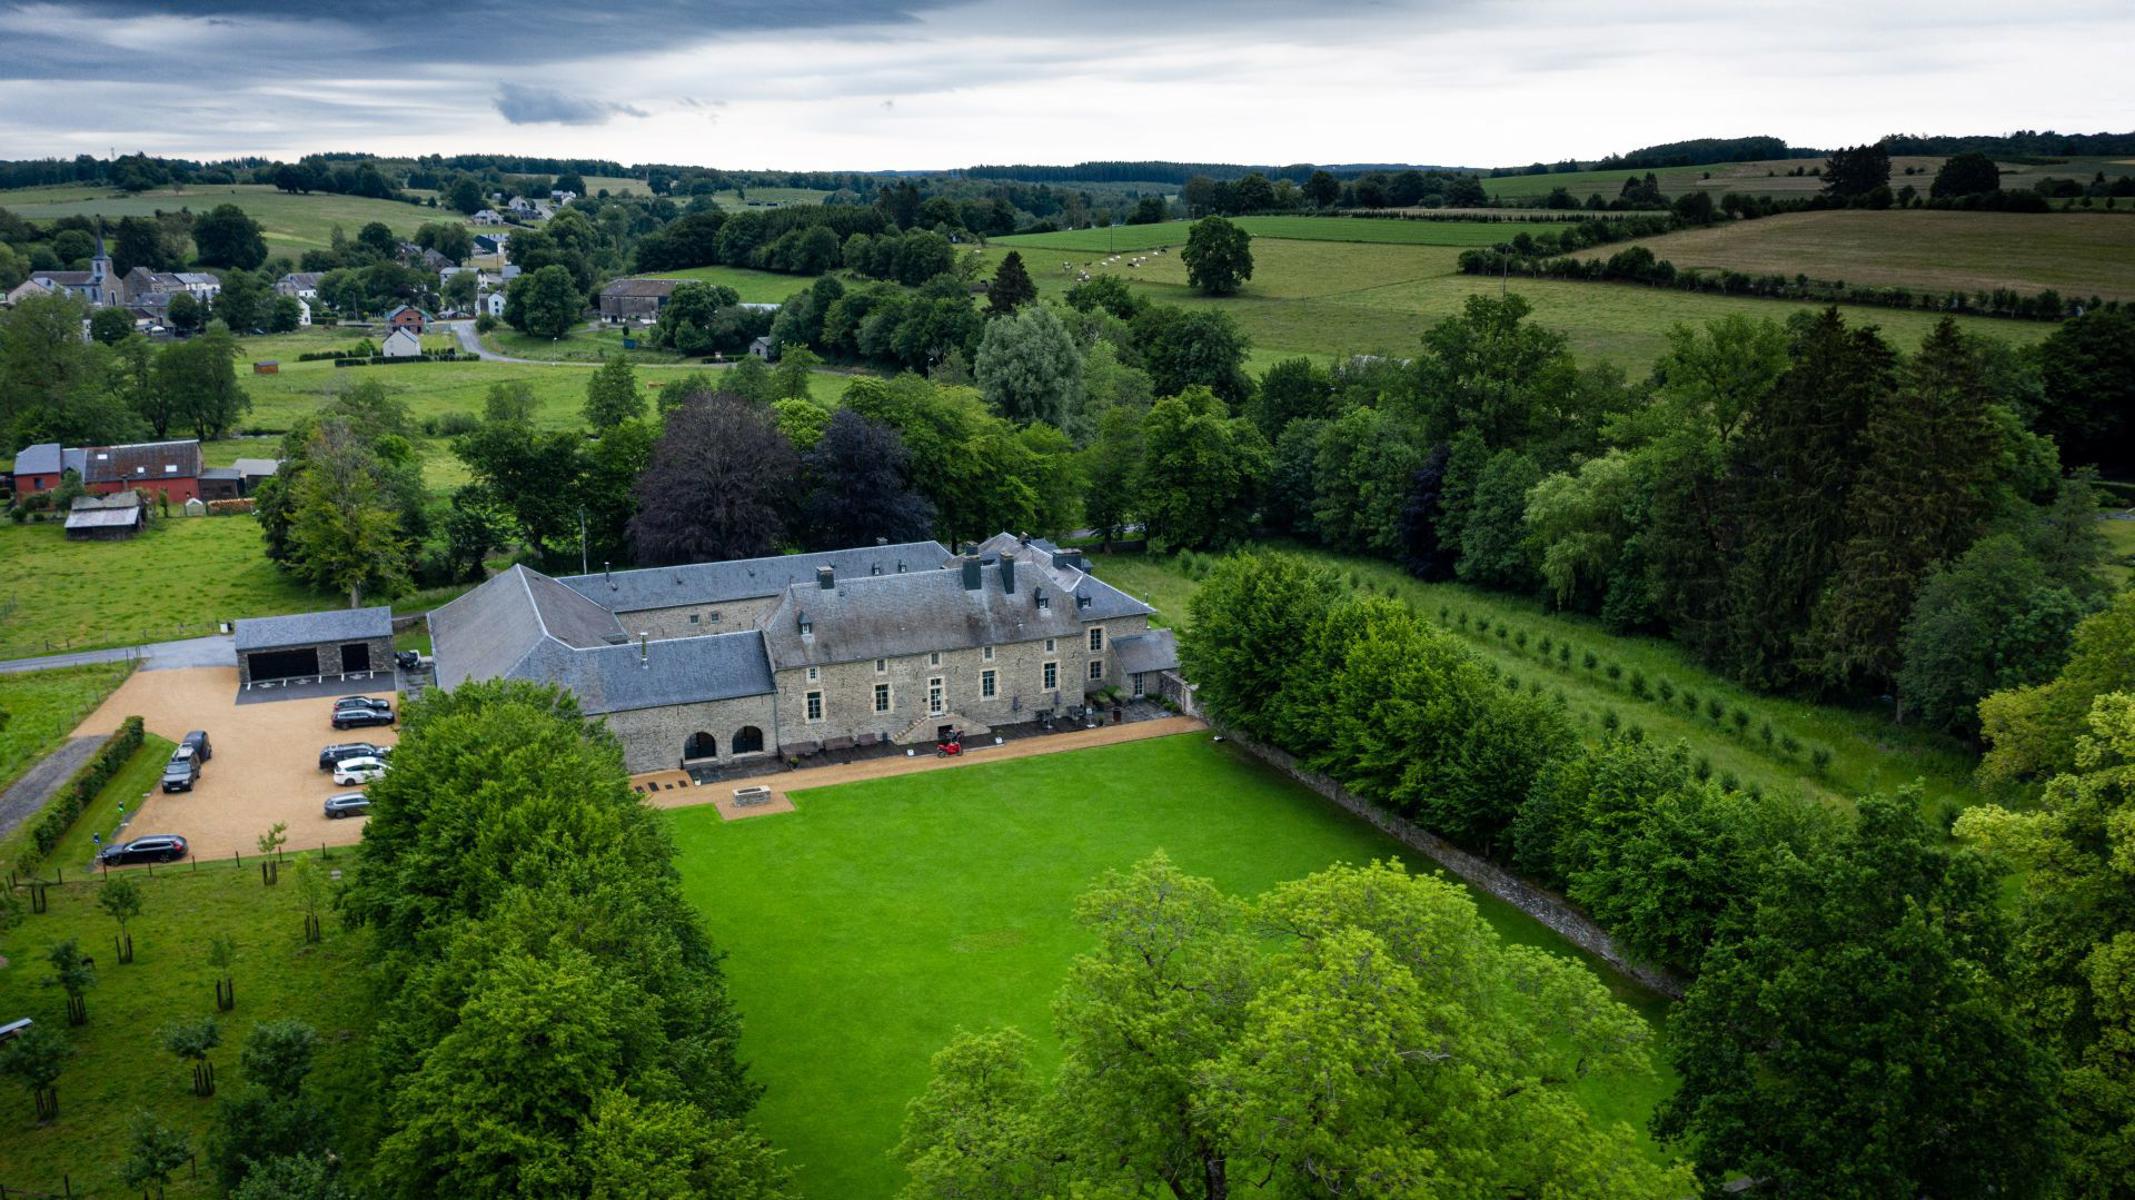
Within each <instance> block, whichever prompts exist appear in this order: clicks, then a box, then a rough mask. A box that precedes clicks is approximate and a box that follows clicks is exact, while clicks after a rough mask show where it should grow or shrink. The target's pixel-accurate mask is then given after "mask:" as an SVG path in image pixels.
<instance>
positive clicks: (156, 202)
mask: <svg viewBox="0 0 2135 1200" xmlns="http://www.w3.org/2000/svg"><path fill="white" fill-rule="evenodd" d="M220 204H235V205H236V206H238V207H239V208H242V209H244V210H245V212H246V214H247V215H249V216H250V217H251V218H252V219H253V220H255V221H258V222H259V223H260V227H261V229H262V231H263V232H264V233H265V235H266V238H267V249H268V251H269V252H270V253H277V254H288V255H292V256H294V255H298V254H301V253H303V252H304V251H306V250H314V249H324V248H325V247H327V246H329V245H331V244H332V242H333V229H334V226H336V225H339V226H340V227H341V231H342V232H343V233H345V234H347V235H348V236H349V237H351V238H353V237H355V236H356V232H357V231H358V230H360V229H362V228H363V227H364V226H365V225H367V224H369V223H370V222H372V221H379V222H383V223H384V224H385V225H386V227H387V228H389V229H391V230H392V231H393V232H395V233H397V234H401V235H402V236H412V235H413V234H414V233H415V229H416V227H417V226H419V225H423V224H426V223H429V222H432V221H445V222H451V221H464V220H465V218H464V217H462V216H461V215H460V214H458V213H456V212H453V211H452V210H451V209H445V208H430V207H427V206H422V205H414V204H402V203H400V202H398V201H394V200H371V199H367V198H365V197H362V196H335V195H329V194H327V193H325V192H314V193H312V194H311V195H309V196H300V195H293V194H291V193H289V192H284V191H281V190H279V189H277V188H274V187H270V186H268V185H266V184H251V183H247V184H217V185H213V186H208V187H197V188H196V187H189V188H186V189H185V190H183V191H172V190H170V189H168V188H159V189H157V190H155V191H149V192H140V193H137V194H135V195H130V196H129V195H127V194H125V193H123V192H117V191H113V190H111V189H109V188H91V187H78V186H74V185H71V184H62V185H55V186H52V187H37V188H12V189H9V190H7V191H0V208H5V209H7V210H8V211H10V212H12V213H14V214H15V215H17V216H19V217H24V218H26V219H28V220H32V221H49V220H51V219H52V218H54V217H68V216H103V217H105V218H107V219H110V220H113V221H116V220H118V219H119V218H120V217H147V216H154V215H155V214H156V213H158V212H177V211H179V210H181V209H183V210H190V211H191V212H193V213H195V214H196V215H197V214H200V213H205V212H208V211H210V210H211V209H213V208H215V207H216V206H217V205H220Z"/></svg>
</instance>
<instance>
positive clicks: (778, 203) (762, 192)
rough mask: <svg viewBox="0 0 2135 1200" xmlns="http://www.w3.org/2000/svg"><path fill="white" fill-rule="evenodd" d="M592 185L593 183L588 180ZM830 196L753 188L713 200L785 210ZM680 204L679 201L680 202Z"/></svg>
mask: <svg viewBox="0 0 2135 1200" xmlns="http://www.w3.org/2000/svg"><path fill="white" fill-rule="evenodd" d="M586 182H587V183H588V184H589V185H590V184H591V183H592V182H593V181H592V180H590V179H588V180H586ZM829 195H830V193H829V192H826V191H824V190H822V189H821V188H777V187H752V188H747V189H744V190H743V191H740V192H736V191H733V190H731V189H730V190H728V191H724V192H714V193H713V194H712V199H713V200H716V201H718V203H719V207H721V208H724V209H728V210H730V211H732V210H740V209H748V208H785V207H787V206H789V205H794V204H821V203H822V202H823V200H824V199H825V198H826V197H828V196H829ZM678 203H679V201H678Z"/></svg>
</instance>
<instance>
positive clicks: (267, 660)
mask: <svg viewBox="0 0 2135 1200" xmlns="http://www.w3.org/2000/svg"><path fill="white" fill-rule="evenodd" d="M245 665H246V666H248V667H249V668H251V679H252V682H254V683H262V682H264V681H266V680H269V679H293V678H296V677H298V676H303V675H317V674H318V673H319V652H318V650H317V649H316V648H313V649H307V650H255V651H253V652H252V653H251V654H248V655H246V656H245Z"/></svg>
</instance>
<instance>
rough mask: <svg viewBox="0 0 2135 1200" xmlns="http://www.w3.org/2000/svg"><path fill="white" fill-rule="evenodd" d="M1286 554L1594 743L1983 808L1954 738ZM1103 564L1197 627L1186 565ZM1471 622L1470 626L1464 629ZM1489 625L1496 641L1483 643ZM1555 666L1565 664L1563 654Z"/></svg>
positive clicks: (1601, 636) (1490, 602)
mask: <svg viewBox="0 0 2135 1200" xmlns="http://www.w3.org/2000/svg"><path fill="white" fill-rule="evenodd" d="M1282 548H1283V549H1285V550H1291V551H1294V552H1297V553H1300V554H1302V555H1304V556H1305V557H1306V558H1308V559H1311V560H1313V561H1315V562H1318V563H1321V564H1323V565H1325V566H1328V567H1330V568H1333V569H1335V570H1336V571H1338V572H1339V573H1340V574H1341V576H1342V577H1343V579H1345V580H1347V581H1349V582H1350V583H1351V585H1352V586H1355V587H1362V588H1365V589H1368V590H1371V591H1376V592H1379V593H1381V594H1390V595H1393V596H1395V597H1398V598H1400V599H1403V600H1406V601H1407V602H1408V603H1409V604H1410V605H1411V606H1412V607H1413V608H1414V609H1415V611H1416V612H1417V613H1418V614H1419V615H1420V616H1422V617H1423V618H1425V619H1426V620H1428V621H1430V622H1432V623H1434V624H1436V623H1438V621H1439V609H1441V608H1445V609H1447V610H1448V611H1449V614H1451V615H1452V619H1450V620H1449V621H1448V627H1449V628H1451V629H1452V631H1453V632H1454V633H1456V634H1458V635H1460V637H1461V638H1462V640H1463V641H1464V642H1466V643H1467V645H1468V648H1469V649H1471V650H1473V651H1475V652H1476V653H1477V654H1479V655H1481V656H1482V658H1483V659H1484V660H1485V661H1486V662H1489V663H1492V664H1494V665H1496V666H1497V667H1498V668H1499V669H1501V670H1503V671H1505V672H1507V673H1508V674H1511V675H1514V676H1516V677H1518V678H1519V679H1520V680H1521V682H1522V684H1523V685H1524V684H1526V683H1527V682H1529V681H1534V682H1539V683H1540V684H1541V685H1542V687H1543V688H1544V689H1545V690H1550V691H1561V692H1562V693H1563V695H1564V698H1565V701H1566V703H1567V704H1569V705H1570V706H1571V711H1572V716H1573V719H1574V720H1575V721H1576V722H1577V724H1578V726H1579V728H1580V730H1581V731H1582V732H1583V733H1584V735H1585V736H1586V737H1588V738H1589V739H1596V738H1599V737H1600V735H1601V732H1602V718H1603V715H1604V714H1605V713H1608V712H1611V711H1613V712H1615V713H1616V714H1617V716H1618V718H1619V719H1621V720H1622V721H1623V722H1624V723H1626V724H1634V725H1640V726H1643V727H1644V728H1645V730H1646V734H1647V736H1648V737H1649V738H1652V739H1654V740H1656V741H1658V742H1661V743H1663V744H1666V743H1670V742H1675V741H1682V742H1684V743H1686V744H1688V745H1689V747H1690V751H1691V753H1692V754H1693V755H1699V756H1703V757H1705V758H1707V759H1709V760H1711V762H1712V765H1713V770H1714V772H1715V773H1716V774H1719V775H1723V776H1724V775H1727V774H1732V775H1734V776H1735V777H1736V778H1737V779H1739V780H1740V781H1741V782H1742V783H1744V784H1751V783H1754V784H1757V785H1759V786H1761V787H1763V788H1764V789H1765V790H1766V791H1768V792H1772V793H1775V794H1795V793H1801V794H1806V795H1811V796H1815V797H1818V798H1820V799H1823V800H1825V801H1827V802H1830V803H1836V804H1851V802H1852V798H1853V797H1855V796H1859V795H1862V794H1865V793H1869V792H1877V791H1883V792H1888V791H1891V790H1894V789H1896V788H1899V787H1903V786H1905V785H1906V784H1909V783H1914V782H1916V781H1917V782H1918V783H1919V784H1920V785H1921V789H1922V793H1923V795H1922V802H1923V803H1924V804H1925V805H1927V806H1928V809H1929V811H1930V812H1934V811H1938V810H1945V809H1947V810H1954V809H1957V808H1962V807H1965V806H1968V805H1971V804H1974V803H1977V802H1978V801H1979V800H1980V796H1979V793H1978V791H1977V789H1976V788H1975V787H1974V785H1973V782H1972V768H1973V765H1974V761H1975V760H1974V758H1973V756H1972V754H1971V752H1970V751H1969V750H1967V749H1966V748H1965V746H1964V745H1962V744H1961V743H1959V742H1958V741H1957V740H1955V739H1953V738H1948V737H1943V736H1940V735H1937V734H1933V733H1928V732H1926V731H1923V730H1920V729H1916V728H1912V727H1910V726H1901V725H1894V724H1892V723H1891V722H1890V721H1889V720H1888V719H1887V717H1886V716H1885V715H1884V714H1882V713H1881V712H1873V711H1862V710H1857V709H1849V708H1839V707H1835V706H1831V705H1819V704H1811V703H1808V702H1805V701H1801V700H1794V699H1790V698H1786V697H1778V696H1766V695H1761V694H1759V693H1756V692H1752V691H1750V690H1748V689H1746V688H1743V687H1740V686H1738V685H1737V684H1735V683H1732V682H1730V681H1729V680H1727V679H1724V678H1722V677H1720V676H1718V675H1715V674H1714V673H1712V672H1711V671H1708V670H1706V669H1705V668H1704V667H1703V666H1701V665H1700V664H1698V663H1697V662H1696V661H1695V660H1693V659H1692V658H1691V657H1690V656H1689V655H1688V654H1686V653H1684V652H1683V651H1682V649H1681V648H1679V647H1677V646H1676V645H1675V644H1674V643H1672V642H1668V641H1664V640H1662V639H1659V638H1650V637H1629V636H1624V635H1621V634H1612V633H1609V632H1608V631H1606V630H1604V629H1603V628H1602V627H1601V625H1600V624H1599V622H1597V621H1594V620H1593V619H1591V618H1588V617H1585V616H1582V615H1579V614H1575V613H1563V612H1551V611H1547V610H1545V609H1544V608H1543V606H1542V605H1541V604H1540V603H1539V602H1537V601H1533V600H1529V599H1525V598H1523V597H1518V596H1510V595H1506V594H1504V593H1502V592H1490V591H1484V590H1482V589H1480V588H1471V587H1467V586H1464V585H1461V584H1457V583H1425V582H1423V581H1421V580H1418V579H1414V578H1411V577H1410V576H1409V575H1408V574H1407V573H1405V572H1403V571H1402V570H1401V569H1400V568H1398V567H1395V566H1394V565H1392V564H1390V563H1386V562H1381V561H1379V560H1376V559H1369V558H1358V557H1350V556H1347V555H1340V554H1334V553H1330V552H1327V551H1324V550H1316V549H1304V548H1300V547H1297V546H1291V545H1284V546H1283V547H1282ZM1093 561H1094V562H1095V563H1096V565H1097V573H1098V575H1099V576H1100V577H1101V578H1103V579H1105V580H1106V581H1108V582H1111V583H1112V584H1114V585H1115V586H1117V587H1120V588H1123V589H1124V590H1126V591H1128V592H1130V593H1132V594H1133V595H1136V596H1140V597H1143V598H1144V599H1146V600H1148V602H1149V603H1151V604H1153V605H1155V606H1156V608H1157V609H1158V610H1159V612H1160V613H1161V614H1162V616H1163V619H1164V620H1165V621H1166V622H1167V623H1169V624H1171V625H1173V626H1174V627H1177V626H1183V625H1185V624H1186V623H1187V607H1186V606H1187V602H1188V601H1189V600H1190V599H1191V597H1192V595H1193V591H1194V589H1195V587H1196V586H1198V585H1197V583H1196V582H1195V581H1194V580H1193V579H1192V578H1191V577H1189V575H1187V574H1186V573H1185V572H1182V571H1181V570H1180V569H1179V566H1178V564H1177V561H1176V560H1174V559H1164V558H1152V557H1149V556H1146V555H1093ZM1462 613H1465V614H1466V615H1467V617H1468V618H1469V620H1468V623H1467V624H1466V625H1462V624H1461V623H1460V622H1459V620H1458V614H1462ZM1484 622H1487V623H1488V626H1489V631H1488V632H1484V631H1483V624H1484ZM1500 630H1503V631H1504V632H1503V633H1502V634H1500V633H1499V631H1500ZM1523 633H1524V634H1525V635H1526V637H1527V641H1526V643H1525V644H1524V645H1522V644H1521V643H1520V642H1519V641H1518V640H1517V638H1518V636H1519V635H1520V634H1523ZM1544 637H1547V638H1549V639H1550V641H1551V643H1552V647H1553V648H1554V647H1559V646H1565V645H1569V646H1571V647H1572V651H1571V655H1572V657H1571V661H1570V662H1569V663H1564V662H1562V661H1560V660H1557V659H1555V658H1553V657H1546V656H1545V655H1544V653H1543V651H1542V649H1541V639H1542V638H1544ZM1589 651H1591V652H1593V654H1594V655H1595V657H1596V660H1597V661H1596V664H1595V666H1594V667H1593V668H1591V669H1590V668H1588V667H1586V666H1585V665H1584V656H1585V654H1586V653H1587V652H1589ZM1553 653H1561V651H1555V650H1554V649H1553ZM1611 664H1614V665H1615V666H1617V667H1619V668H1620V670H1621V674H1620V675H1619V676H1618V677H1616V678H1611V677H1610V676H1609V674H1608V668H1609V666H1610V665H1611ZM1634 672H1636V673H1638V674H1640V675H1643V676H1644V678H1645V680H1646V682H1647V686H1648V688H1649V689H1651V690H1650V691H1649V694H1648V695H1647V696H1646V697H1645V698H1643V699H1642V698H1640V697H1639V696H1637V695H1635V694H1634V693H1633V691H1632V675H1633V673H1634ZM1663 680H1665V681H1667V683H1668V684H1669V686H1670V687H1671V688H1672V689H1673V691H1674V692H1675V696H1674V698H1673V699H1672V700H1662V699H1661V698H1660V696H1659V694H1658V693H1659V688H1660V685H1661V682H1662V681H1663ZM1684 693H1689V694H1691V695H1694V696H1696V697H1697V698H1698V701H1699V703H1700V705H1701V709H1700V711H1699V712H1698V713H1696V714H1693V713H1691V712H1689V711H1687V710H1686V709H1685V707H1684V702H1683V695H1684ZM1713 700H1717V701H1719V702H1720V703H1721V704H1722V705H1723V706H1724V707H1725V708H1726V710H1727V714H1726V723H1725V724H1724V725H1723V724H1722V723H1721V722H1719V721H1715V720H1714V719H1712V718H1711V717H1710V716H1709V715H1707V713H1706V712H1705V711H1704V710H1703V708H1702V706H1703V705H1704V704H1705V703H1706V702H1707V701H1713ZM1736 709H1741V710H1743V711H1745V712H1747V713H1748V714H1749V716H1750V722H1749V725H1748V727H1747V728H1746V729H1744V730H1741V731H1739V732H1738V731H1737V730H1736V727H1735V725H1734V720H1733V713H1734V710H1736ZM1766 724H1769V725H1770V726H1771V727H1772V730H1773V735H1774V739H1775V743H1774V744H1772V745H1767V744H1766V743H1765V741H1764V740H1763V737H1762V734H1761V731H1762V728H1763V727H1764V726H1765V725H1766ZM1785 735H1792V736H1793V737H1794V738H1795V739H1796V741H1797V742H1798V743H1799V744H1800V749H1799V750H1798V751H1796V752H1795V753H1794V754H1791V755H1789V754H1787V753H1786V752H1785V750H1784V747H1783V746H1782V745H1780V744H1777V739H1778V738H1780V737H1782V736H1785ZM1817 746H1822V747H1825V748H1828V749H1829V750H1830V751H1831V763H1830V765H1829V766H1828V767H1827V768H1826V769H1825V770H1824V771H1823V772H1821V773H1819V772H1817V771H1816V770H1815V769H1814V767H1813V765H1812V762H1811V759H1810V752H1811V749H1812V748H1813V747H1817Z"/></svg>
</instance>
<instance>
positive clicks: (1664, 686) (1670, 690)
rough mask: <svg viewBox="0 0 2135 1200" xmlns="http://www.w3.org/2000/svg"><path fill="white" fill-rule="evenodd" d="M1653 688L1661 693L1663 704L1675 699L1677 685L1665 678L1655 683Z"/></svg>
mask: <svg viewBox="0 0 2135 1200" xmlns="http://www.w3.org/2000/svg"><path fill="white" fill-rule="evenodd" d="M1653 690H1654V691H1656V692H1658V693H1660V698H1661V703H1663V704H1667V703H1669V702H1670V701H1672V700H1674V699H1675V685H1674V684H1672V683H1670V682H1668V681H1667V680H1665V679H1663V680H1661V681H1660V682H1659V683H1656V684H1654V685H1653Z"/></svg>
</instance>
